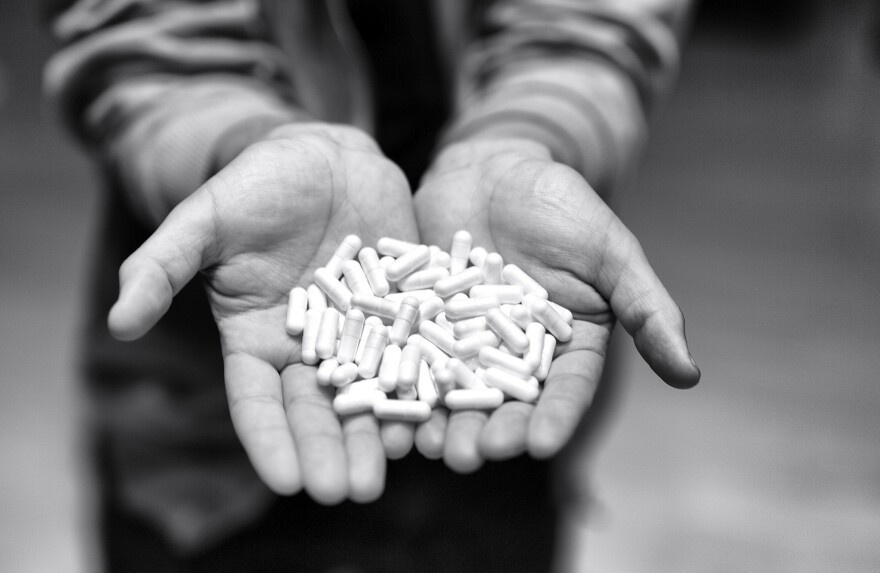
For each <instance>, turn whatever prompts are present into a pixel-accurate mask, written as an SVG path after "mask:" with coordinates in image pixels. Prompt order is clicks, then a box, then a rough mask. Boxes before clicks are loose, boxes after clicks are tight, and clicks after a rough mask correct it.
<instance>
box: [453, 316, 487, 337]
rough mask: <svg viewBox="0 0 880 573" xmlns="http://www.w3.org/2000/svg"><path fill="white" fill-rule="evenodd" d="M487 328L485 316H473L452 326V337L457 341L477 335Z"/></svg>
mask: <svg viewBox="0 0 880 573" xmlns="http://www.w3.org/2000/svg"><path fill="white" fill-rule="evenodd" d="M486 328H488V327H487V326H486V317H485V316H475V317H473V318H466V319H464V320H459V321H457V322H455V323H454V324H453V326H452V335H453V336H454V337H455V338H457V339H458V340H462V339H464V338H467V337H469V336H473V335H475V334H479V333H481V332H483V331H485V330H486Z"/></svg>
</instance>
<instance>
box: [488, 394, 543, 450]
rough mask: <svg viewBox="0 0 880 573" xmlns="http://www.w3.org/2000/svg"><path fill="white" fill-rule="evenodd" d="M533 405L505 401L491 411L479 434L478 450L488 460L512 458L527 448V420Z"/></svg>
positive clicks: (533, 408)
mask: <svg viewBox="0 0 880 573" xmlns="http://www.w3.org/2000/svg"><path fill="white" fill-rule="evenodd" d="M534 410H535V406H534V405H533V404H527V403H525V402H519V401H511V402H505V403H504V404H502V405H501V407H500V408H498V409H497V410H495V411H494V412H492V415H491V416H489V421H488V422H487V423H486V427H485V428H483V432H482V434H480V452H481V453H482V455H483V456H485V457H486V459H488V460H494V461H500V460H507V459H510V458H514V457H516V456H518V455H520V454H522V453H523V452H525V451H526V449H527V436H528V428H529V420H530V418H531V416H532V412H534Z"/></svg>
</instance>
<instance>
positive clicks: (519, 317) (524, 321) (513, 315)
mask: <svg viewBox="0 0 880 573" xmlns="http://www.w3.org/2000/svg"><path fill="white" fill-rule="evenodd" d="M501 310H503V311H504V313H505V314H506V315H507V316H509V317H510V319H511V320H512V321H513V322H515V323H516V324H517V325H518V326H519V327H520V328H522V329H523V330H525V329H526V328H527V327H528V326H529V325H530V324H532V323H533V322H535V321H534V319H532V313H530V312H529V309H527V308H526V307H524V306H523V305H521V304H502V305H501Z"/></svg>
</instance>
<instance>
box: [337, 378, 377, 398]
mask: <svg viewBox="0 0 880 573" xmlns="http://www.w3.org/2000/svg"><path fill="white" fill-rule="evenodd" d="M374 390H379V380H378V379H376V378H367V379H366V380H357V381H355V382H352V383H350V384H345V385H344V386H340V387H339V388H337V389H336V395H337V396H338V395H339V394H351V393H354V392H372V391H374Z"/></svg>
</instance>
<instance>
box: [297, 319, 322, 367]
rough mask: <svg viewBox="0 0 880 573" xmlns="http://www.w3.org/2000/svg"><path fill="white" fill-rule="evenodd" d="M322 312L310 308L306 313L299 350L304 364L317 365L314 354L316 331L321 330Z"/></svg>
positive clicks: (316, 357) (316, 338)
mask: <svg viewBox="0 0 880 573" xmlns="http://www.w3.org/2000/svg"><path fill="white" fill-rule="evenodd" d="M322 315H323V312H322V311H320V310H317V309H312V308H310V309H309V310H307V311H306V324H305V327H303V334H302V347H301V350H300V353H301V356H302V361H303V363H304V364H310V365H311V364H317V363H318V355H317V353H316V352H315V344H316V343H317V341H318V330H319V329H320V328H321V317H322Z"/></svg>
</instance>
